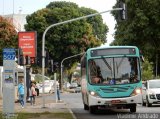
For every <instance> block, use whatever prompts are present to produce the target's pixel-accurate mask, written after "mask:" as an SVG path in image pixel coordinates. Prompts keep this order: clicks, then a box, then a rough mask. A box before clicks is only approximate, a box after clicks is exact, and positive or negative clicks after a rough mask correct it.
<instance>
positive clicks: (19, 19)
mask: <svg viewBox="0 0 160 119" xmlns="http://www.w3.org/2000/svg"><path fill="white" fill-rule="evenodd" d="M26 16H27V14H9V15H3V17H4V18H6V19H7V20H8V21H9V22H10V23H13V25H14V27H15V29H16V31H17V32H19V31H25V29H24V25H25V24H26V23H27V21H26Z"/></svg>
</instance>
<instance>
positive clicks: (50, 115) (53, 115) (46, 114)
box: [0, 112, 73, 119]
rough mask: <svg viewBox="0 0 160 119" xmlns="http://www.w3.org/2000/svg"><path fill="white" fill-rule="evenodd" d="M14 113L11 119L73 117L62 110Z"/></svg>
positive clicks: (65, 118)
mask: <svg viewBox="0 0 160 119" xmlns="http://www.w3.org/2000/svg"><path fill="white" fill-rule="evenodd" d="M15 115H16V117H15V118H11V119H73V117H72V114H70V113H63V112H60V113H51V112H43V113H16V114H15ZM0 119H3V118H2V113H0Z"/></svg>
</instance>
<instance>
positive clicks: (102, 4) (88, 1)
mask: <svg viewBox="0 0 160 119" xmlns="http://www.w3.org/2000/svg"><path fill="white" fill-rule="evenodd" d="M53 1H70V2H74V3H76V4H78V5H79V6H80V7H81V6H83V7H87V8H91V9H95V10H97V11H98V12H103V11H107V10H111V9H112V6H114V5H115V3H116V0H0V15H6V14H13V13H15V14H18V13H19V10H22V11H21V14H31V13H33V12H35V11H37V10H39V9H42V8H45V7H46V5H48V4H49V3H50V2H53ZM13 3H14V4H13ZM102 17H103V21H104V23H105V24H106V25H107V26H108V27H109V32H108V34H107V45H109V44H110V43H111V42H112V41H113V40H114V38H113V34H114V27H115V23H116V22H115V20H114V18H113V16H111V14H110V12H107V13H104V14H102Z"/></svg>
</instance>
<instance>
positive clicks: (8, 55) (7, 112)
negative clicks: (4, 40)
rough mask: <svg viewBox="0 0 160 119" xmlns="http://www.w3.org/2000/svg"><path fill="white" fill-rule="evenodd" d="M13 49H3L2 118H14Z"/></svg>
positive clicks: (14, 54)
mask: <svg viewBox="0 0 160 119" xmlns="http://www.w3.org/2000/svg"><path fill="white" fill-rule="evenodd" d="M15 56H16V53H15V49H14V48H5V49H3V82H2V83H3V117H4V118H10V117H13V116H14V100H15V87H14V84H15Z"/></svg>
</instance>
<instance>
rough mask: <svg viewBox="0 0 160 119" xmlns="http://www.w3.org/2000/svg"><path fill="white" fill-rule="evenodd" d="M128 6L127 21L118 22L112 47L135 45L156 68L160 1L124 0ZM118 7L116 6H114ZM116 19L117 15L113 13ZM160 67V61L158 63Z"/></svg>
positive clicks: (159, 40) (159, 36) (159, 39)
mask: <svg viewBox="0 0 160 119" xmlns="http://www.w3.org/2000/svg"><path fill="white" fill-rule="evenodd" d="M124 1H125V3H126V4H127V13H128V14H127V16H128V19H127V20H126V21H118V19H116V20H117V25H116V32H115V41H114V42H113V43H112V45H135V46H137V47H139V48H140V49H141V50H142V51H143V55H144V56H145V57H146V56H147V57H148V60H149V61H150V62H151V61H153V64H154V66H155V55H156V54H158V55H160V31H159V28H160V21H159V19H160V15H159V14H160V7H159V5H160V1H159V0H124ZM114 7H116V6H114ZM113 15H114V17H115V18H116V13H113ZM158 65H160V61H159V62H158ZM158 71H159V74H160V68H158Z"/></svg>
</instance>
